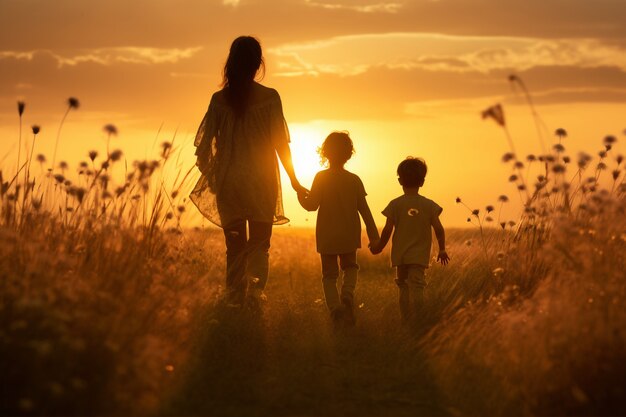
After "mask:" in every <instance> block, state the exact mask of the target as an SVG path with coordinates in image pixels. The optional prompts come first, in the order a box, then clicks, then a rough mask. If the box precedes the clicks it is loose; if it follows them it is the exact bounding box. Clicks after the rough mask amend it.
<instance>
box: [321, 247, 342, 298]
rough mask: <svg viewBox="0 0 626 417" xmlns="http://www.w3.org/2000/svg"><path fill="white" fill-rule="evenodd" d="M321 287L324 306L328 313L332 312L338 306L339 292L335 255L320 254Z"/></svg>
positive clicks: (337, 267)
mask: <svg viewBox="0 0 626 417" xmlns="http://www.w3.org/2000/svg"><path fill="white" fill-rule="evenodd" d="M321 256H322V285H323V287H324V298H325V299H326V306H327V307H328V309H329V310H330V311H334V310H335V309H337V308H338V307H339V306H340V303H339V292H338V291H337V278H339V266H338V265H337V255H324V254H322V255H321Z"/></svg>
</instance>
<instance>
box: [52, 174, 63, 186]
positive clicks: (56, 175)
mask: <svg viewBox="0 0 626 417" xmlns="http://www.w3.org/2000/svg"><path fill="white" fill-rule="evenodd" d="M54 179H55V180H56V182H58V183H59V184H62V183H63V182H64V181H65V177H64V176H63V175H61V174H55V175H54Z"/></svg>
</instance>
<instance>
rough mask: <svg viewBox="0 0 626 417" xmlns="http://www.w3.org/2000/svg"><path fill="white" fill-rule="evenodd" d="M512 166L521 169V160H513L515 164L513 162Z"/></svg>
mask: <svg viewBox="0 0 626 417" xmlns="http://www.w3.org/2000/svg"><path fill="white" fill-rule="evenodd" d="M513 166H514V167H515V168H517V169H522V168H524V163H523V162H522V161H517V162H515V164H513Z"/></svg>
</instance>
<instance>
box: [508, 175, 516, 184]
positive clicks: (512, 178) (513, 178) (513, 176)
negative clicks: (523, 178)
mask: <svg viewBox="0 0 626 417" xmlns="http://www.w3.org/2000/svg"><path fill="white" fill-rule="evenodd" d="M515 181H517V175H515V174H513V175H511V176H510V177H509V182H515Z"/></svg>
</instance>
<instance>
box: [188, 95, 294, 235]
mask: <svg viewBox="0 0 626 417" xmlns="http://www.w3.org/2000/svg"><path fill="white" fill-rule="evenodd" d="M253 89H255V91H254V92H255V93H256V96H257V97H261V99H259V100H256V101H255V102H252V103H250V104H249V105H248V107H247V108H246V112H245V114H244V115H242V116H239V117H238V116H236V115H235V112H234V111H233V109H232V108H231V107H230V105H229V104H228V103H227V101H226V97H225V94H224V90H220V91H218V92H216V93H215V94H213V97H211V103H210V104H209V109H208V110H207V112H206V114H205V116H204V118H203V119H202V122H201V123H200V127H199V129H198V133H197V134H196V139H195V142H194V145H195V146H196V147H197V149H196V155H197V157H198V160H197V163H196V165H197V166H198V168H199V169H200V171H201V172H202V175H201V177H200V179H199V181H198V183H197V184H196V186H195V188H194V189H193V191H192V192H191V195H190V198H191V200H192V201H193V202H194V203H195V205H196V206H197V207H198V209H199V210H200V212H201V213H202V214H203V215H204V216H205V217H206V218H207V219H208V220H210V221H211V222H213V223H214V224H216V225H218V226H220V227H228V226H229V225H231V224H233V223H235V222H237V221H241V220H244V219H245V220H250V221H259V222H267V223H274V224H284V223H287V222H288V221H289V219H287V218H286V217H285V213H284V210H283V202H282V193H281V186H280V172H279V169H278V162H277V157H276V147H277V146H278V145H279V144H281V143H288V142H289V130H288V128H287V124H286V122H285V118H284V116H283V108H282V103H281V100H280V96H279V95H278V92H277V91H276V90H274V89H271V88H267V87H264V86H262V85H260V84H257V83H254V84H253Z"/></svg>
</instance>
